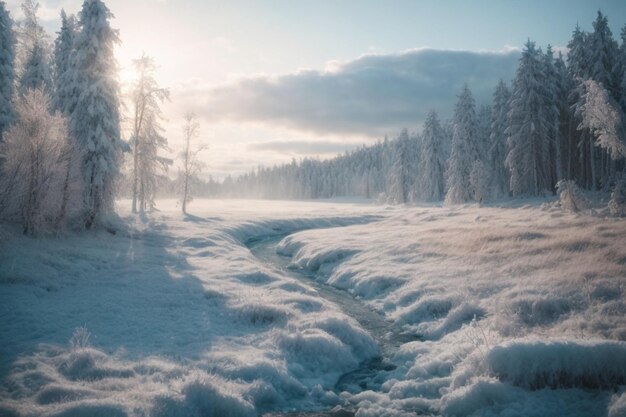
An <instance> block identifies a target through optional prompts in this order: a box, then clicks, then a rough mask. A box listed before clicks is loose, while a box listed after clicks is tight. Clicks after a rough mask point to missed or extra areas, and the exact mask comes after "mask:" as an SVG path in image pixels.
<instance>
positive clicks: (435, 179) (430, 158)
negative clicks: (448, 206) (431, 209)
mask: <svg viewBox="0 0 626 417" xmlns="http://www.w3.org/2000/svg"><path fill="white" fill-rule="evenodd" d="M444 139H445V138H444V132H443V129H442V128H441V123H440V122H439V117H438V116H437V113H436V112H435V111H432V110H431V111H430V112H429V113H428V116H427V117H426V121H425V122H424V131H423V133H422V150H421V154H420V156H421V158H420V164H419V181H418V190H419V195H420V197H421V198H422V199H423V200H425V201H440V200H442V199H443V196H444V191H445V182H444V172H445V169H446V160H445V153H444V148H443V147H444Z"/></svg>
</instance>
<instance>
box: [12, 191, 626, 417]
mask: <svg viewBox="0 0 626 417" xmlns="http://www.w3.org/2000/svg"><path fill="white" fill-rule="evenodd" d="M159 207H160V208H161V210H162V211H160V212H156V213H153V214H150V215H148V216H146V217H133V216H131V215H129V214H128V202H120V207H119V211H120V213H121V218H119V219H112V220H111V222H112V227H113V228H115V229H116V230H117V233H116V234H115V235H112V234H110V233H107V232H106V231H100V232H96V233H86V234H81V235H73V236H67V237H63V238H59V239H56V240H37V239H31V238H24V237H22V236H21V235H19V233H18V231H17V230H11V229H7V228H5V229H3V230H2V231H1V232H2V242H1V243H0V244H1V245H2V246H1V249H0V288H1V290H0V317H2V319H1V320H0V340H2V341H3V343H2V344H0V378H1V384H0V387H1V388H0V415H26V416H40V415H58V416H83V415H85V416H86V415H89V416H92V415H102V416H145V415H152V416H247V415H251V416H252V415H257V414H259V413H264V412H268V411H277V410H283V411H288V410H292V409H299V410H314V409H324V408H331V407H333V406H335V405H341V406H345V407H348V408H351V407H354V409H358V412H357V415H358V416H382V415H416V414H420V413H425V414H436V415H437V414H440V415H449V416H465V415H476V416H484V415H520V416H521V415H537V416H551V415H579V416H596V415H610V416H612V417H613V416H620V415H623V414H624V412H625V411H626V394H623V393H624V391H625V388H626V344H625V343H624V340H626V319H625V317H626V315H625V313H626V302H625V295H626V244H625V243H626V241H625V240H624V236H626V223H625V222H623V221H618V220H612V219H603V218H597V217H591V216H576V215H572V214H568V213H565V212H562V211H560V210H556V209H551V208H548V207H545V208H541V207H539V205H538V204H535V205H532V206H528V207H525V206H522V207H515V208H513V207H508V208H495V207H493V208H477V207H473V206H467V207H459V208H457V209H444V208H440V207H417V208H406V207H393V208H392V207H381V206H372V205H369V204H366V203H363V202H349V201H346V202H341V203H337V202H267V201H246V200H232V201H198V202H194V203H193V204H192V206H191V208H192V212H194V216H188V217H183V216H182V215H180V214H179V213H178V212H177V208H176V206H175V203H174V202H173V201H163V202H160V204H159ZM305 229H311V230H305ZM290 233H293V234H290ZM288 234H290V235H289V236H287V237H286V238H284V239H283V240H282V242H281V243H280V244H279V245H278V246H279V250H280V252H281V253H284V254H286V255H288V256H291V257H293V258H292V262H293V264H294V267H295V268H302V269H303V270H305V271H311V274H315V276H317V277H318V278H317V279H318V280H319V281H320V282H324V283H327V284H330V285H332V286H335V287H337V288H341V289H344V290H346V291H347V292H349V293H351V294H353V295H354V296H356V297H358V298H360V300H361V301H362V302H363V303H366V304H367V305H369V306H371V307H372V308H373V309H376V310H378V311H380V312H381V314H383V315H384V316H385V318H386V319H387V320H388V321H389V323H390V324H389V326H390V328H398V329H401V334H392V332H390V334H389V335H388V337H389V338H395V339H396V340H395V341H394V343H390V345H392V346H397V348H396V351H395V352H393V353H392V355H391V357H389V358H388V360H389V361H390V362H392V363H393V364H394V366H390V367H386V368H384V369H383V368H380V369H378V368H377V370H376V375H375V376H373V377H372V380H371V381H368V383H367V388H366V389H365V390H358V389H353V388H350V389H349V391H350V392H344V393H340V392H337V391H336V390H335V389H334V387H335V384H336V383H337V382H338V381H339V380H340V378H342V375H345V374H349V373H350V371H353V370H355V369H359V367H360V364H362V363H364V362H367V361H368V360H369V359H371V358H374V357H376V356H378V355H379V354H380V353H381V351H380V348H381V343H380V340H375V338H374V337H373V336H372V335H371V334H369V333H368V332H367V331H366V330H365V329H364V328H362V327H361V326H360V325H359V323H358V321H357V319H358V317H357V318H354V317H350V314H349V313H350V312H345V311H342V309H341V308H340V306H338V305H337V304H336V303H335V302H333V301H331V300H328V299H326V298H324V294H323V293H321V292H318V291H316V290H314V289H313V286H311V285H308V284H307V283H306V282H304V281H300V280H297V279H295V278H294V277H293V276H290V275H289V274H283V273H281V272H280V271H279V270H276V269H272V268H270V267H269V266H268V265H266V264H264V263H263V262H261V260H260V259H257V258H255V256H254V255H253V254H252V253H251V252H250V251H249V250H248V248H247V247H246V245H245V243H246V242H249V241H251V240H254V239H257V238H261V237H266V236H274V235H288ZM82 326H84V327H85V328H86V329H87V331H88V333H89V338H88V340H87V333H86V332H85V331H84V330H81V328H82ZM77 329H78V330H77ZM376 337H378V336H376ZM394 367H395V369H393V368H394Z"/></svg>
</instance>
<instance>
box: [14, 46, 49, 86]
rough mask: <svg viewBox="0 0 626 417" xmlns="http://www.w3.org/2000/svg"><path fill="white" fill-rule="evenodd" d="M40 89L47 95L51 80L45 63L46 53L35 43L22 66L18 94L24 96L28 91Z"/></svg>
mask: <svg viewBox="0 0 626 417" xmlns="http://www.w3.org/2000/svg"><path fill="white" fill-rule="evenodd" d="M40 88H41V89H44V90H45V91H46V92H48V93H49V92H51V90H52V80H51V78H50V67H49V66H48V62H47V57H46V51H45V50H44V47H43V46H42V45H41V44H40V43H39V42H37V43H35V44H34V45H33V49H32V50H31V52H30V55H29V56H28V59H27V61H26V63H25V64H24V68H23V72H22V76H21V78H20V85H19V92H20V94H25V93H26V92H27V91H28V90H36V89H40Z"/></svg>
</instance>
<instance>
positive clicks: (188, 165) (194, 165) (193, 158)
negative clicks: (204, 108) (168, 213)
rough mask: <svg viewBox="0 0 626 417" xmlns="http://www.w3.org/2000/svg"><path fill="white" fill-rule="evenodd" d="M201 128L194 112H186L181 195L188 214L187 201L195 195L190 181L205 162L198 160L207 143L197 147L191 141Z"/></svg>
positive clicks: (185, 211) (184, 208) (184, 211)
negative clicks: (193, 146)
mask: <svg viewBox="0 0 626 417" xmlns="http://www.w3.org/2000/svg"><path fill="white" fill-rule="evenodd" d="M199 129H200V123H198V118H197V116H196V115H195V114H194V113H187V114H185V126H184V128H183V138H184V140H185V150H184V151H183V152H181V154H180V156H181V159H182V163H183V167H182V171H181V176H182V182H183V194H182V196H181V201H182V206H183V213H184V214H187V203H189V202H190V201H191V200H192V198H193V196H192V194H191V191H190V189H189V183H190V181H191V179H192V178H194V177H195V176H197V175H198V174H199V172H200V170H202V168H203V166H204V164H203V163H202V162H200V161H199V160H198V154H199V153H200V152H202V151H203V150H205V149H207V146H206V145H200V146H197V147H196V148H194V149H192V148H191V142H192V141H193V140H194V139H195V138H196V137H197V136H198V131H199Z"/></svg>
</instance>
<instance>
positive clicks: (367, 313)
mask: <svg viewBox="0 0 626 417" xmlns="http://www.w3.org/2000/svg"><path fill="white" fill-rule="evenodd" d="M285 236H287V235H275V236H268V237H264V238H259V239H253V240H250V241H248V242H246V246H247V247H248V249H249V250H250V252H251V253H252V254H253V255H254V256H255V257H256V258H257V259H259V261H261V262H262V263H263V264H265V265H267V266H269V267H270V268H272V269H274V270H276V271H278V272H279V273H280V274H281V275H283V276H288V277H291V278H294V279H297V280H299V281H300V282H302V283H303V284H305V285H307V286H308V287H310V288H313V289H314V290H315V291H317V293H318V294H319V296H320V297H322V298H324V299H326V300H328V301H330V302H332V303H333V304H335V305H336V306H338V307H339V308H340V309H341V310H342V311H343V313H344V314H346V315H347V316H350V317H352V318H353V319H355V320H356V321H357V322H358V323H359V324H360V325H361V327H362V328H363V329H364V330H365V331H367V332H368V333H369V334H370V335H371V336H372V338H373V339H374V340H375V341H376V342H377V344H378V347H379V349H380V353H381V356H379V357H377V358H373V359H371V360H369V361H366V362H364V363H362V364H361V365H360V367H359V368H357V369H356V370H354V371H352V372H349V373H347V374H344V375H342V376H341V377H340V378H339V380H338V381H337V384H336V385H335V390H336V391H337V392H342V391H348V392H351V393H357V392H360V391H363V390H367V389H371V390H377V389H379V388H380V385H381V384H382V383H383V382H384V373H385V371H390V370H393V369H395V366H394V365H393V363H391V361H390V358H391V357H392V356H393V354H394V353H395V352H396V351H397V349H398V347H399V346H400V345H401V344H402V343H406V342H408V341H410V340H415V339H410V338H407V337H406V335H403V334H402V333H401V332H400V329H397V328H395V326H394V325H393V323H391V322H388V321H387V320H385V318H384V316H383V315H382V314H380V313H378V312H377V311H374V310H373V309H371V308H369V307H368V306H367V305H365V304H364V303H363V302H361V301H360V300H358V299H356V298H354V297H353V296H352V295H351V294H350V293H348V292H347V291H344V290H341V289H338V288H335V287H332V286H330V285H327V284H324V283H322V282H320V281H318V280H317V279H316V278H317V276H316V274H315V273H312V272H310V271H306V270H302V269H299V268H293V267H290V264H291V258H290V257H289V256H283V255H280V254H278V253H277V251H276V249H277V246H278V243H279V242H280V241H281V240H282V239H283V238H284V237H285ZM352 415H354V413H353V411H351V410H340V411H334V412H330V411H329V412H319V411H318V412H306V411H302V412H295V413H283V414H280V413H273V414H266V415H265V416H268V417H269V416H272V417H277V416H292V417H297V416H302V417H304V416H308V417H341V416H352Z"/></svg>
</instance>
